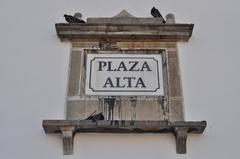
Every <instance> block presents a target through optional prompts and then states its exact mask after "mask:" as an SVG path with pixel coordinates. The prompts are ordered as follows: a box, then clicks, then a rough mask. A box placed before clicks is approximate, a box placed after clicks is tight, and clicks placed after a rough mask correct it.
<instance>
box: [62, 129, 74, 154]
mask: <svg viewBox="0 0 240 159" xmlns="http://www.w3.org/2000/svg"><path fill="white" fill-rule="evenodd" d="M60 131H61V134H62V140H63V154H64V155H72V154H73V141H74V135H75V128H74V127H73V126H66V127H60Z"/></svg>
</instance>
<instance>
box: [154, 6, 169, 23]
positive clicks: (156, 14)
mask: <svg viewBox="0 0 240 159" xmlns="http://www.w3.org/2000/svg"><path fill="white" fill-rule="evenodd" d="M151 14H152V16H153V17H154V18H162V20H163V23H166V21H165V20H164V18H163V17H162V15H161V13H160V12H159V10H158V9H156V8H155V7H153V8H152V10H151Z"/></svg>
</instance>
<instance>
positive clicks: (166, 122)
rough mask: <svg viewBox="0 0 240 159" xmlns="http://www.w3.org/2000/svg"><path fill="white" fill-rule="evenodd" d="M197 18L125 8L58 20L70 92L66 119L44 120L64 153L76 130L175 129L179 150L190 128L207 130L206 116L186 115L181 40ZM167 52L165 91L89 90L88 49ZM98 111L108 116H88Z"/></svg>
mask: <svg viewBox="0 0 240 159" xmlns="http://www.w3.org/2000/svg"><path fill="white" fill-rule="evenodd" d="M193 26H194V25H193V24H176V23H175V20H174V15H173V14H168V15H167V18H166V24H163V21H162V19H156V18H137V17H133V16H131V15H130V14H129V13H127V12H126V11H122V12H121V13H120V14H119V15H118V16H116V17H113V18H89V19H88V21H87V23H81V24H62V23H59V24H56V31H57V35H58V37H59V38H60V39H61V40H62V41H70V42H71V44H72V49H71V54H70V65H69V75H68V77H69V78H68V90H67V97H66V120H43V123H42V125H43V128H44V131H45V132H46V133H60V134H61V135H62V139H63V152H64V154H66V155H67V154H73V139H74V135H75V133H173V134H174V135H175V137H176V149H177V153H179V154H184V153H186V140H187V135H188V133H203V131H204V129H205V127H206V121H194V122H193V121H185V120H184V113H183V94H182V87H181V76H180V67H179V59H178V49H177V42H179V41H183V42H186V41H188V40H189V38H190V37H191V35H192V30H193ZM146 51H147V52H148V53H159V52H161V53H162V54H163V74H164V75H163V83H164V96H140V97H138V96H137V97H136V96H126V97H125V96H123V97H110V96H102V97H96V96H85V95H84V85H85V82H84V80H85V63H84V62H85V61H86V60H85V58H86V56H85V55H86V54H87V53H93V52H94V53H109V52H111V53H119V52H121V53H125V54H128V53H136V54H140V53H146ZM94 111H97V112H102V113H103V115H104V120H95V121H92V120H86V118H87V117H88V116H89V115H90V114H91V113H92V112H94Z"/></svg>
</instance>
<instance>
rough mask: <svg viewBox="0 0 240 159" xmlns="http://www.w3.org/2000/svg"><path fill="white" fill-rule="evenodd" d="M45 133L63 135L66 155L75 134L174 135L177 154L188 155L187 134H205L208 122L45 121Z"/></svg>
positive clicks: (71, 146) (71, 148)
mask: <svg viewBox="0 0 240 159" xmlns="http://www.w3.org/2000/svg"><path fill="white" fill-rule="evenodd" d="M42 126H43V128H44V131H45V133H62V138H63V148H64V154H72V150H73V137H74V134H75V133H78V132H80V133H96V132H97V133H173V134H175V137H176V148H177V153H179V154H183V153H186V140H187V133H203V131H204V129H205V127H206V121H201V122H184V121H182V122H167V121H125V120H121V121H118V120H112V121H104V120H103V121H97V122H93V121H91V120H43V122H42Z"/></svg>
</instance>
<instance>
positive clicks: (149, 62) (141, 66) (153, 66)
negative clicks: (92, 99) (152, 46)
mask: <svg viewBox="0 0 240 159" xmlns="http://www.w3.org/2000/svg"><path fill="white" fill-rule="evenodd" d="M86 65H87V66H86V67H87V68H86V82H85V94H86V95H108V96H109V95H113V96H137V95H147V96H148V95H163V77H162V56H161V54H148V55H147V54H88V55H87V61H86Z"/></svg>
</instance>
